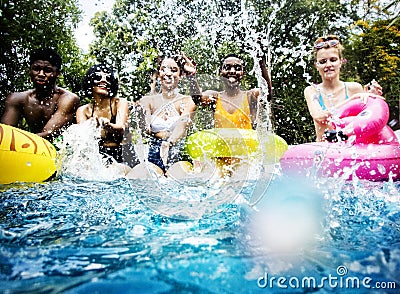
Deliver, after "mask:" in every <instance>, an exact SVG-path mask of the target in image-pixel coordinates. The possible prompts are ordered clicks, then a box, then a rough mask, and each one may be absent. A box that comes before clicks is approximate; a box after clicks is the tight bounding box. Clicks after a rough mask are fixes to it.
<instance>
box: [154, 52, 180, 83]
mask: <svg viewBox="0 0 400 294" xmlns="http://www.w3.org/2000/svg"><path fill="white" fill-rule="evenodd" d="M180 75H181V70H180V68H179V66H178V64H177V63H176V61H175V60H174V59H172V58H166V59H164V60H163V61H162V62H161V65H160V69H159V71H158V78H159V79H160V82H161V86H162V87H164V88H166V89H167V90H171V89H175V88H177V87H178V83H179V76H180Z"/></svg>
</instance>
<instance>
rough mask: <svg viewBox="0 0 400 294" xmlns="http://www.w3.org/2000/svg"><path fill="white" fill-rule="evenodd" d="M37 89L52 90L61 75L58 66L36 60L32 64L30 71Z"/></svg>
mask: <svg viewBox="0 0 400 294" xmlns="http://www.w3.org/2000/svg"><path fill="white" fill-rule="evenodd" d="M29 75H30V77H31V80H32V82H33V84H34V86H35V88H40V89H52V88H53V87H54V85H55V83H56V80H57V77H58V75H59V72H58V69H57V67H56V66H54V65H52V64H51V63H50V62H49V61H47V60H36V61H35V62H33V63H32V65H31V67H30V71H29Z"/></svg>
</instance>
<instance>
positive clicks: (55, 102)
mask: <svg viewBox="0 0 400 294" xmlns="http://www.w3.org/2000/svg"><path fill="white" fill-rule="evenodd" d="M29 62H30V70H29V75H30V78H31V81H32V83H33V87H34V88H33V89H31V90H28V91H25V92H15V93H11V94H10V95H9V96H8V97H7V99H6V102H5V111H4V114H3V116H2V118H1V123H3V124H7V125H11V126H18V125H19V123H20V120H21V119H22V118H25V121H26V123H27V124H28V126H29V129H30V131H31V132H33V133H36V135H38V136H40V137H43V138H45V139H48V140H50V141H52V140H53V139H55V138H56V137H57V136H59V135H60V133H61V131H62V130H63V129H64V128H65V127H66V126H68V125H70V124H71V123H73V121H74V119H75V112H76V110H77V108H78V106H79V98H78V96H77V95H75V94H73V93H72V92H70V91H68V90H65V89H63V88H60V87H57V86H56V81H57V78H58V77H59V75H60V70H61V63H62V60H61V57H60V55H58V53H57V52H55V51H53V50H52V49H38V50H34V51H33V52H32V54H31V56H30V60H29Z"/></svg>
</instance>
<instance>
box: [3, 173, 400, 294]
mask: <svg viewBox="0 0 400 294" xmlns="http://www.w3.org/2000/svg"><path fill="white" fill-rule="evenodd" d="M317 184H318V185H315V184H306V183H305V181H304V179H290V178H289V179H286V178H284V177H281V176H276V177H275V178H274V179H273V180H272V182H271V184H270V185H269V187H268V189H267V190H266V191H265V194H264V195H263V197H262V199H261V200H260V201H259V202H258V203H257V204H256V205H255V206H250V205H248V204H246V198H247V196H248V195H246V194H249V193H251V191H252V189H251V188H252V185H254V183H253V182H252V181H251V180H249V181H247V182H244V183H241V187H242V189H241V190H240V193H239V194H240V195H239V197H236V198H234V199H233V198H232V199H233V200H232V201H231V202H232V203H225V204H224V205H223V207H222V206H220V207H219V209H218V211H217V212H215V213H209V214H208V215H207V216H206V217H203V218H197V219H196V218H194V219H173V218H170V217H166V216H163V215H162V214H161V213H159V212H157V211H155V210H154V203H153V206H152V208H150V207H149V205H148V203H146V200H145V199H144V196H145V195H148V196H149V197H151V195H152V193H156V192H155V191H157V189H155V188H154V187H156V186H157V185H159V183H156V182H155V181H153V180H148V181H132V182H129V181H128V180H126V179H117V180H113V181H103V182H96V181H82V180H77V179H72V178H69V177H62V178H59V179H55V180H53V181H50V182H47V183H42V184H14V185H3V186H0V192H1V195H0V281H1V283H0V292H1V293H22V292H23V293H25V292H28V293H42V292H46V293H61V292H62V293H266V292H268V293H282V292H292V293H305V292H314V291H316V292H318V293H332V292H339V291H341V292H345V291H346V292H348V291H350V290H353V291H355V292H354V293H356V292H357V293H365V292H368V293H382V292H384V293H396V289H397V291H398V289H399V288H400V284H399V282H400V221H399V219H400V193H399V191H400V183H371V182H359V181H353V182H347V183H338V181H325V182H323V181H320V182H319V183H317ZM193 191H194V190H193ZM194 193H195V192H194ZM179 205H181V204H179ZM199 205H201V202H200V204H199ZM205 205H206V204H205ZM181 209H184V207H181ZM346 278H348V279H347V280H346ZM279 279H280V280H279ZM329 279H330V280H329ZM278 280H279V281H280V284H279V285H278ZM309 281H315V282H316V287H317V288H316V289H311V288H310V285H311V286H313V285H312V284H310V285H309V284H307V283H308V282H309ZM354 281H359V282H360V283H361V284H360V285H359V287H358V289H353V288H356V287H351V284H349V283H351V282H354ZM346 282H347V284H346ZM363 282H364V284H362V283H363ZM377 282H378V283H379V284H377ZM302 283H303V285H302ZM346 285H347V287H346ZM314 286H315V285H314ZM378 286H380V287H381V288H380V289H378V288H377V287H378ZM368 287H370V289H369V288H368ZM382 288H386V289H385V290H384V291H382ZM390 288H391V289H390ZM393 288H396V289H393Z"/></svg>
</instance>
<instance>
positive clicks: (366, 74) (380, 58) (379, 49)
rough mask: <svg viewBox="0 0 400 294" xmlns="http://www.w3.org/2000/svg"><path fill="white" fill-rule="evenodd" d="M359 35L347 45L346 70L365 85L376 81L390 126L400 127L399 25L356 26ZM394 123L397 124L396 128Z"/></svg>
mask: <svg viewBox="0 0 400 294" xmlns="http://www.w3.org/2000/svg"><path fill="white" fill-rule="evenodd" d="M356 27H357V29H358V30H360V31H361V32H359V33H358V34H356V35H354V36H353V37H352V38H351V40H350V43H349V47H350V48H351V51H350V52H349V53H348V56H349V57H350V58H349V62H348V65H347V66H349V67H351V68H353V69H355V72H356V73H357V75H358V76H359V79H360V80H361V81H364V82H365V83H367V82H369V81H372V80H373V79H375V80H377V81H378V82H379V84H380V85H381V86H382V88H383V93H384V96H385V98H386V101H387V102H388V104H389V106H390V109H391V118H390V120H391V121H392V123H391V124H392V126H393V127H395V128H399V124H398V120H399V114H398V113H399V98H400V95H399V93H400V49H399V48H400V47H399V44H400V26H399V23H398V21H397V22H392V20H391V19H388V20H379V21H375V22H373V23H372V24H369V23H368V22H365V21H359V22H357V23H356ZM396 123H397V125H396Z"/></svg>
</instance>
